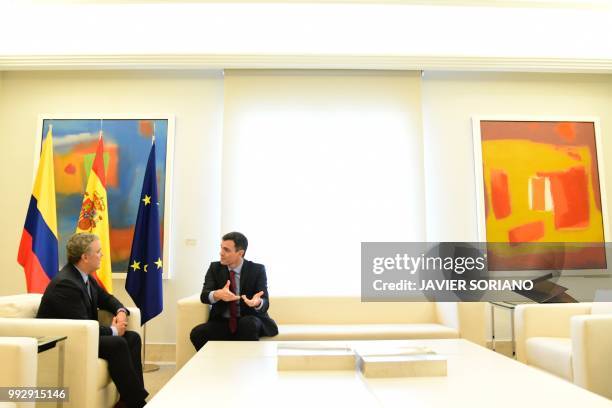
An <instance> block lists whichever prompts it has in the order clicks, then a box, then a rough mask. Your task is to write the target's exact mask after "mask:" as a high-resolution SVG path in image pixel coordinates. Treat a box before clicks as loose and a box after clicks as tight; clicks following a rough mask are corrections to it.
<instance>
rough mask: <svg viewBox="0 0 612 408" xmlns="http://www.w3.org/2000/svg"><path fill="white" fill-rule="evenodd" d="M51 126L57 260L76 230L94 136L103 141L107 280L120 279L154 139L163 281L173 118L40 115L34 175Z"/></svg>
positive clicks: (167, 273) (167, 261)
mask: <svg viewBox="0 0 612 408" xmlns="http://www.w3.org/2000/svg"><path fill="white" fill-rule="evenodd" d="M50 124H52V125H53V152H54V172H55V182H56V186H55V187H56V203H57V221H58V235H59V237H58V238H59V242H58V243H59V248H58V249H59V259H60V262H61V263H63V262H65V261H66V252H65V251H66V241H67V239H68V237H69V236H70V235H71V234H72V233H74V232H75V231H76V225H77V221H78V218H79V211H80V206H81V203H82V200H83V194H84V191H85V187H86V183H87V175H88V174H89V171H90V169H91V163H92V162H93V156H94V154H95V148H96V145H97V141H98V137H99V136H98V135H99V131H100V130H102V132H103V138H104V152H105V155H104V156H105V157H104V161H105V167H106V178H107V192H108V210H109V221H110V230H109V236H110V246H111V254H109V255H110V256H111V262H112V268H113V278H119V279H125V278H126V276H127V270H128V261H129V256H130V251H131V244H132V239H133V234H134V225H135V223H136V215H137V212H138V204H139V199H140V193H141V189H142V183H143V179H144V173H145V168H146V165H147V160H148V157H149V152H150V147H151V143H152V139H151V136H152V134H154V135H155V146H156V167H157V168H156V171H157V183H158V194H159V197H158V198H159V209H160V224H161V226H160V227H161V236H162V243H161V244H162V251H163V262H164V268H163V274H162V278H163V279H169V278H170V277H171V276H172V260H171V254H172V251H171V240H170V237H171V236H172V234H171V232H172V231H171V229H172V219H171V218H172V169H173V157H174V127H175V126H174V116H173V115H169V114H112V113H111V114H108V113H95V114H41V115H39V118H38V126H37V137H36V144H35V160H34V164H35V166H34V171H36V168H37V167H38V162H39V159H40V149H41V146H42V140H43V138H44V137H46V135H47V131H48V128H49V125H50Z"/></svg>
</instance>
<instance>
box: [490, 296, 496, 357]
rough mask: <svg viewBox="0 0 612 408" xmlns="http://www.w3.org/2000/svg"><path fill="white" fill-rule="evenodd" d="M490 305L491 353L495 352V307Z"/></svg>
mask: <svg viewBox="0 0 612 408" xmlns="http://www.w3.org/2000/svg"><path fill="white" fill-rule="evenodd" d="M490 305H491V347H492V348H493V351H495V305H494V304H493V303H490Z"/></svg>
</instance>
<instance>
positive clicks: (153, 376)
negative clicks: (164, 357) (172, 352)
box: [144, 362, 176, 401]
mask: <svg viewBox="0 0 612 408" xmlns="http://www.w3.org/2000/svg"><path fill="white" fill-rule="evenodd" d="M155 364H157V365H158V366H159V370H157V371H152V372H149V373H144V382H145V388H146V389H147V391H149V398H147V401H149V400H150V399H151V398H153V396H154V395H155V394H157V392H158V391H159V390H160V389H161V388H162V387H163V386H164V385H165V384H166V383H167V382H168V380H170V378H172V376H173V375H174V373H175V371H176V365H175V364H174V363H167V362H162V363H155Z"/></svg>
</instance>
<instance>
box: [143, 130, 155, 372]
mask: <svg viewBox="0 0 612 408" xmlns="http://www.w3.org/2000/svg"><path fill="white" fill-rule="evenodd" d="M153 143H155V121H153V137H152V138H151V144H153ZM142 330H143V331H142V335H143V339H142V372H143V373H152V372H154V371H157V370H159V365H157V364H154V363H148V364H147V363H146V356H147V324H146V323H145V324H144V325H143V328H142Z"/></svg>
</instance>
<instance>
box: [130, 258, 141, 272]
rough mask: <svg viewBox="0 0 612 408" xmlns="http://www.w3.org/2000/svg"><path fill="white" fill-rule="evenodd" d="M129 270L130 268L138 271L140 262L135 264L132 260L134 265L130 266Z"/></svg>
mask: <svg viewBox="0 0 612 408" xmlns="http://www.w3.org/2000/svg"><path fill="white" fill-rule="evenodd" d="M130 268H132V269H133V270H135V271H136V270H138V269H140V262H136V260H135V259H134V263H132V264H131V265H130Z"/></svg>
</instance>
